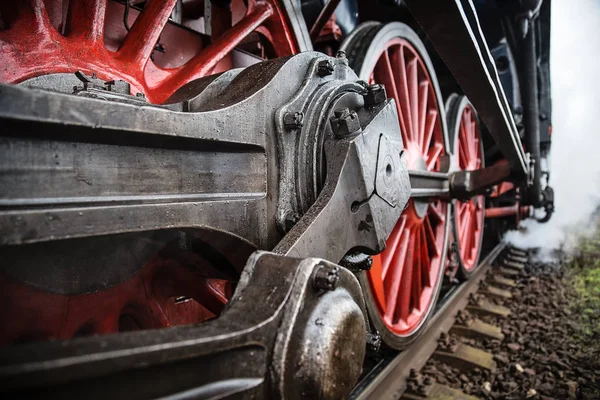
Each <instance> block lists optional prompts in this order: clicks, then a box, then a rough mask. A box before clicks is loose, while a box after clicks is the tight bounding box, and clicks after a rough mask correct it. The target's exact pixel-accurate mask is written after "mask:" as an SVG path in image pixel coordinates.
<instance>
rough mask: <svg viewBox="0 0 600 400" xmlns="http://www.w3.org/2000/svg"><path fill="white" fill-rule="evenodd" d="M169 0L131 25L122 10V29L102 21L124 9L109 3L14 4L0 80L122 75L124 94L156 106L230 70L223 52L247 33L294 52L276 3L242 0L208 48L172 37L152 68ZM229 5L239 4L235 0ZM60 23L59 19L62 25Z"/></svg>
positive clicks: (2, 34)
mask: <svg viewBox="0 0 600 400" xmlns="http://www.w3.org/2000/svg"><path fill="white" fill-rule="evenodd" d="M176 3H177V0H164V1H163V0H151V1H149V2H148V4H147V5H146V6H145V7H144V10H143V11H142V12H141V13H140V14H139V16H138V17H137V18H136V19H135V22H133V19H132V15H133V12H132V13H131V15H129V17H130V18H129V20H130V24H131V25H130V27H129V29H128V30H127V29H126V27H125V26H124V24H123V22H122V20H121V21H119V18H118V17H116V16H115V17H114V18H112V19H111V18H109V17H111V16H114V15H113V14H114V13H113V12H112V11H111V10H113V9H114V8H115V7H124V6H123V5H120V4H118V3H115V2H109V3H107V1H106V0H82V1H76V2H70V5H69V8H68V11H66V13H65V14H64V15H67V16H68V17H66V18H63V13H62V7H63V6H62V4H63V2H62V1H43V0H30V1H23V2H15V3H14V4H11V6H10V7H7V8H8V9H7V10H5V9H2V16H3V18H4V26H5V27H7V26H8V29H6V28H5V29H4V30H2V31H0V44H1V45H2V54H3V58H4V62H5V68H2V69H0V81H2V82H8V83H19V82H22V81H24V80H26V79H29V78H33V77H37V76H42V75H48V74H52V73H69V72H76V71H82V72H84V73H86V74H89V75H96V76H97V77H98V78H100V79H102V80H105V81H111V80H123V81H125V82H127V83H129V84H130V85H131V86H132V88H131V90H132V93H137V92H139V93H143V94H144V95H145V96H146V98H147V99H148V101H150V102H152V103H163V102H165V101H167V100H168V99H169V97H170V96H171V95H172V94H173V93H174V92H175V91H176V90H177V89H179V88H180V87H182V86H183V85H185V84H187V83H189V82H190V81H192V80H194V79H197V78H200V77H203V76H206V75H209V74H211V73H216V72H219V71H222V70H226V69H228V68H231V61H230V60H229V61H228V60H227V57H228V56H229V54H230V53H231V51H232V50H233V49H234V48H235V47H236V46H237V45H239V44H240V43H241V42H242V41H243V40H245V39H246V38H247V37H248V36H249V35H250V34H252V33H253V32H259V33H260V34H261V35H263V36H264V37H265V38H267V40H268V41H269V42H270V44H271V45H272V47H273V49H274V50H275V52H276V55H277V56H286V55H291V54H294V53H296V52H297V45H296V43H295V40H294V39H293V35H292V33H291V30H290V29H289V28H288V26H287V23H286V22H285V21H286V18H285V16H284V15H283V13H282V11H281V10H280V8H279V6H278V5H277V2H276V1H267V0H250V1H248V2H247V4H248V7H247V8H245V9H244V11H242V13H243V14H242V15H243V17H241V18H240V19H239V21H237V22H236V23H235V25H233V26H231V27H228V29H227V28H226V29H223V32H222V33H221V34H220V35H219V36H218V37H214V38H213V40H212V43H210V44H209V45H205V44H203V40H201V38H200V36H198V37H197V38H195V39H194V40H195V42H194V43H192V44H190V46H192V47H193V46H195V47H193V48H191V49H190V48H189V46H187V47H185V46H184V42H185V41H181V43H177V38H176V39H175V41H174V44H175V45H176V46H177V45H181V47H180V48H176V49H174V50H173V51H172V52H171V53H172V54H173V56H172V57H171V59H170V60H165V61H163V62H162V64H163V65H162V66H159V65H158V64H160V63H158V64H157V63H156V62H155V61H154V60H153V59H152V58H153V54H154V50H155V44H156V43H157V42H158V41H159V39H160V37H161V35H163V34H164V35H165V37H167V36H168V35H169V32H168V31H169V30H167V29H164V28H165V26H166V25H167V22H168V19H169V16H170V15H171V11H172V10H173V7H174V6H175V4H176ZM232 4H235V5H238V4H240V5H242V6H243V4H244V3H243V2H242V0H239V1H234V2H232ZM244 7H245V6H244ZM107 11H111V12H107ZM113 11H114V10H113ZM233 11H235V10H233ZM120 12H122V11H120ZM234 14H235V13H234ZM62 20H66V22H65V23H64V25H61V24H62ZM230 22H231V21H230ZM105 26H106V27H107V28H109V29H105ZM57 27H61V31H62V32H64V33H65V34H62V33H61V32H59V30H58V29H57ZM107 31H108V32H109V34H107ZM115 32H117V33H115ZM118 32H121V33H118ZM185 43H187V42H185ZM184 47H185V48H184ZM167 51H168V49H167ZM184 53H185V54H184ZM182 62H183V64H182ZM228 65H229V66H228Z"/></svg>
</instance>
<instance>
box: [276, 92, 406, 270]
mask: <svg viewBox="0 0 600 400" xmlns="http://www.w3.org/2000/svg"><path fill="white" fill-rule="evenodd" d="M375 110H376V111H375V112H373V114H374V115H373V116H372V120H370V121H369V122H368V125H367V126H366V127H365V128H364V129H363V131H362V133H361V134H360V135H359V136H355V137H353V138H348V139H340V140H327V141H326V142H325V155H326V157H325V158H326V160H327V178H326V181H325V185H324V186H323V189H322V190H321V192H320V194H319V197H318V198H317V200H316V202H315V203H314V204H313V205H312V206H311V208H310V209H309V210H308V212H307V213H306V214H305V215H304V216H303V217H302V218H301V219H300V220H299V221H298V223H297V224H296V225H295V226H294V227H293V228H292V230H291V231H290V232H289V233H288V234H287V235H286V236H285V237H284V238H283V240H282V241H281V242H280V243H279V244H278V245H277V246H276V247H275V249H274V250H273V251H274V252H275V253H278V254H287V255H289V256H292V257H296V256H299V255H302V254H310V255H312V256H317V257H323V258H326V259H329V260H332V261H337V260H340V259H341V258H342V257H343V256H344V254H346V252H348V251H349V250H351V249H352V248H355V247H359V248H361V249H363V251H366V252H368V253H371V254H374V253H378V252H380V251H381V250H383V248H384V246H385V240H386V239H387V237H388V235H389V233H390V232H391V230H392V228H393V227H394V225H395V223H396V221H397V219H398V217H399V216H400V213H401V212H402V210H403V209H404V205H405V204H406V202H407V201H408V197H409V186H408V173H407V170H406V161H405V160H404V159H403V158H402V157H401V151H400V148H398V147H396V145H395V144H392V143H388V144H386V145H385V147H384V150H385V157H383V158H384V159H385V160H386V162H388V163H389V164H388V165H390V169H389V175H390V176H387V173H388V169H387V168H382V169H378V168H377V164H376V163H375V164H374V163H373V160H377V159H378V158H379V152H380V151H381V142H382V140H384V141H385V140H386V139H385V138H386V137H394V138H396V141H397V140H398V139H397V138H398V137H399V133H398V125H397V123H396V122H395V121H396V120H397V114H396V107H395V104H394V102H393V101H388V102H386V103H385V104H382V106H380V107H378V108H376V109H375ZM365 122H367V121H365ZM380 174H386V178H385V179H387V181H386V182H385V183H384V187H393V191H388V190H387V189H386V190H384V191H383V192H382V193H381V194H380V191H381V185H379V186H377V183H376V182H377V179H378V178H377V177H378V175H380ZM392 182H393V183H392ZM384 197H385V198H387V199H390V200H392V201H393V204H390V203H389V202H388V201H386V199H385V198H384ZM340 225H343V226H344V228H342V227H341V226H340ZM316 238H319V239H316Z"/></svg>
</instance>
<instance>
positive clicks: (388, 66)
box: [374, 50, 406, 133]
mask: <svg viewBox="0 0 600 400" xmlns="http://www.w3.org/2000/svg"><path fill="white" fill-rule="evenodd" d="M374 77H375V82H377V83H381V84H382V85H384V86H385V90H386V91H387V93H388V96H391V97H392V98H393V99H394V100H395V102H396V110H397V111H398V116H400V115H401V114H402V111H401V110H400V101H399V98H398V90H397V89H396V87H397V86H396V81H395V79H394V69H393V68H392V63H391V61H390V54H389V50H385V51H384V52H383V54H382V55H381V57H380V58H379V60H377V64H376V65H375V71H374ZM399 119H400V130H401V132H402V133H404V130H405V129H406V127H405V126H404V121H403V120H402V118H399Z"/></svg>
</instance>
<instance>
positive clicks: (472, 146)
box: [454, 104, 485, 271]
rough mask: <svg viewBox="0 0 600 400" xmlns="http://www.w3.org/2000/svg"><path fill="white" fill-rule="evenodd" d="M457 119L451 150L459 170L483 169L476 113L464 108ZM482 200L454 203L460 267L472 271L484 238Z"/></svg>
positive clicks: (467, 105)
mask: <svg viewBox="0 0 600 400" xmlns="http://www.w3.org/2000/svg"><path fill="white" fill-rule="evenodd" d="M459 111H460V112H461V114H460V116H459V122H458V128H457V132H456V134H457V136H456V137H457V139H458V140H457V142H458V143H457V144H456V147H455V150H454V157H455V160H456V163H457V165H458V167H459V169H461V170H475V169H479V168H481V167H482V166H483V154H482V150H481V133H480V131H479V124H478V122H477V117H476V115H475V111H474V110H473V108H472V106H471V105H470V104H466V105H465V107H464V108H462V110H459ZM484 201H485V199H484V196H483V195H481V196H476V197H473V198H472V199H471V200H469V201H456V205H455V211H454V212H455V215H454V218H455V224H456V229H455V234H456V236H457V237H456V241H457V242H458V249H459V255H460V259H461V262H462V266H463V268H464V269H465V270H466V271H472V270H473V269H475V267H476V266H477V261H478V259H479V252H480V250H481V243H482V242H481V239H482V236H483V219H484Z"/></svg>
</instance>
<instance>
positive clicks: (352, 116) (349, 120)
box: [331, 108, 362, 137]
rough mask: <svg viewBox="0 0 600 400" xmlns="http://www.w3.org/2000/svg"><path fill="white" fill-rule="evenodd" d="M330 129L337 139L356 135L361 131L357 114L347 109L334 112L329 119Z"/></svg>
mask: <svg viewBox="0 0 600 400" xmlns="http://www.w3.org/2000/svg"><path fill="white" fill-rule="evenodd" d="M331 129H332V130H333V133H335V134H336V136H338V137H344V136H350V135H358V134H359V133H360V132H361V131H362V128H361V127H360V120H359V119H358V114H356V112H354V111H351V110H349V109H348V108H342V109H341V110H336V111H335V112H334V116H333V117H332V118H331Z"/></svg>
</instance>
